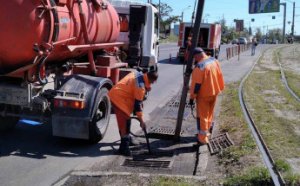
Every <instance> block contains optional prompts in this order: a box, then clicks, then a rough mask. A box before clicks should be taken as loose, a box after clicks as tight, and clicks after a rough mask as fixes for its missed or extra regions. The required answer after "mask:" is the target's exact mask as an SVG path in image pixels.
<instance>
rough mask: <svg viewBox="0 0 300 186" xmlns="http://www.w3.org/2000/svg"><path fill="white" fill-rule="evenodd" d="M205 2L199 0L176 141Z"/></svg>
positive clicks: (178, 118) (178, 138)
mask: <svg viewBox="0 0 300 186" xmlns="http://www.w3.org/2000/svg"><path fill="white" fill-rule="evenodd" d="M204 2H205V0H198V8H197V14H196V20H195V26H194V28H193V38H192V46H191V49H190V51H189V58H188V62H187V66H186V71H185V74H184V83H183V89H182V93H181V99H180V104H179V110H178V116H177V123H176V130H175V135H174V140H175V141H179V140H180V132H181V127H182V120H183V114H184V109H185V104H186V97H187V93H188V90H189V83H190V76H191V73H192V65H193V58H194V56H193V55H192V53H193V51H194V49H195V48H196V46H197V44H198V41H199V33H200V24H201V20H202V14H203V9H204Z"/></svg>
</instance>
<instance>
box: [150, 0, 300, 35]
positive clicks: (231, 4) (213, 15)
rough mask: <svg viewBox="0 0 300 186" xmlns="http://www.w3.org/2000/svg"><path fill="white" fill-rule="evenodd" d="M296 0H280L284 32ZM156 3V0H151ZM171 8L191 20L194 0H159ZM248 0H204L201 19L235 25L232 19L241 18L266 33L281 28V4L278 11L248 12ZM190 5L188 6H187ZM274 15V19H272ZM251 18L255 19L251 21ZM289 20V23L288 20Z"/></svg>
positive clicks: (299, 26)
mask: <svg viewBox="0 0 300 186" xmlns="http://www.w3.org/2000/svg"><path fill="white" fill-rule="evenodd" d="M294 1H296V0H280V2H281V3H284V2H286V4H287V6H286V33H290V32H291V25H292V16H293V2H294ZM152 2H153V3H155V4H156V3H158V0H152ZM161 2H163V3H167V4H168V5H170V6H171V7H172V8H173V12H172V14H173V15H179V16H181V13H182V12H184V21H185V22H191V16H192V12H193V9H194V3H195V0H161ZM248 4H249V0H206V1H205V5H204V13H203V15H202V17H203V18H202V19H204V22H215V21H218V20H220V19H222V18H223V17H224V18H225V20H226V25H227V26H235V24H234V22H233V20H234V19H243V20H244V26H245V27H249V26H251V27H252V30H253V31H254V32H255V30H256V28H261V31H262V32H264V33H266V32H267V30H268V29H274V28H281V29H282V28H283V12H284V11H283V9H284V8H283V6H280V12H278V13H263V14H249V13H248V6H249V5H248ZM189 6H190V8H188V7H189ZM295 15H296V16H295V34H297V35H300V1H298V2H296V9H295ZM272 16H275V18H276V19H272ZM251 19H255V21H254V22H251ZM289 21H290V24H288V22H289Z"/></svg>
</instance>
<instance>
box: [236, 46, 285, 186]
mask: <svg viewBox="0 0 300 186" xmlns="http://www.w3.org/2000/svg"><path fill="white" fill-rule="evenodd" d="M264 53H265V51H263V53H262V55H261V57H262V56H263V55H264ZM261 57H260V58H261ZM260 58H259V60H260ZM259 60H258V61H259ZM256 64H257V62H256V63H255V64H254V65H253V66H252V68H251V70H250V71H249V72H248V74H247V75H246V76H245V77H244V79H243V80H242V82H241V84H240V86H239V101H240V105H241V108H242V111H243V113H244V116H245V119H246V121H247V123H248V125H249V128H250V130H251V132H252V135H253V137H254V139H255V141H256V144H257V146H258V148H259V150H260V152H261V154H262V157H263V161H264V163H265V165H266V167H267V169H268V171H269V173H270V175H271V177H272V180H273V183H274V185H276V186H277V185H285V181H284V179H283V177H282V175H281V173H280V172H279V171H278V170H277V168H276V166H275V161H274V160H273V158H272V156H271V154H270V151H269V149H268V147H267V145H266V143H265V142H264V139H263V138H262V136H261V134H260V132H259V130H258V128H257V126H256V125H255V123H254V121H253V119H252V117H251V115H250V112H249V110H248V108H247V105H246V103H245V100H244V95H243V86H244V83H245V81H246V80H247V78H248V76H249V75H250V74H251V72H252V71H253V69H254V67H255V65H256Z"/></svg>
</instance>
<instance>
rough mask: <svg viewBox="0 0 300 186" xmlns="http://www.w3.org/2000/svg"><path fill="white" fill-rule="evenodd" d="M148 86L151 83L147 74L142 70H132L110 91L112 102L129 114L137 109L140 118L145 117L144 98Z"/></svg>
mask: <svg viewBox="0 0 300 186" xmlns="http://www.w3.org/2000/svg"><path fill="white" fill-rule="evenodd" d="M146 87H147V88H150V83H149V80H148V77H147V75H146V74H143V73H141V72H131V73H130V74H128V75H127V76H125V77H124V78H123V79H122V80H121V81H119V82H118V83H117V84H116V85H115V86H113V88H112V89H111V90H110V91H109V93H108V96H109V98H110V100H111V101H112V103H113V104H114V105H115V106H117V107H118V108H119V109H120V110H122V111H123V112H124V113H125V114H127V115H128V116H130V115H131V113H132V112H133V111H134V110H135V111H136V115H137V116H138V118H140V119H142V118H143V112H142V110H143V106H142V103H143V100H144V97H145V93H146Z"/></svg>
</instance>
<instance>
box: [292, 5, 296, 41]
mask: <svg viewBox="0 0 300 186" xmlns="http://www.w3.org/2000/svg"><path fill="white" fill-rule="evenodd" d="M295 6H296V3H295V1H294V3H293V22H292V36H293V37H294V29H295Z"/></svg>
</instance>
